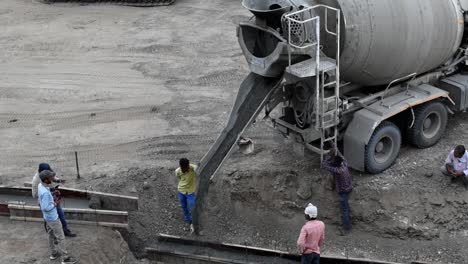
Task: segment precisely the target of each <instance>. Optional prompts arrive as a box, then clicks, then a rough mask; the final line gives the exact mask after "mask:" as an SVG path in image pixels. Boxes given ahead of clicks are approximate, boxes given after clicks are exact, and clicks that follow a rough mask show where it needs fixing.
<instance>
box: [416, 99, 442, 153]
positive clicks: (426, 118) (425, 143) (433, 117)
mask: <svg viewBox="0 0 468 264" xmlns="http://www.w3.org/2000/svg"><path fill="white" fill-rule="evenodd" d="M447 119H448V113H447V109H446V108H445V105H444V104H443V103H441V102H429V103H426V104H423V105H421V106H418V107H416V108H415V109H414V124H413V126H412V127H411V128H409V129H408V131H407V137H408V141H409V142H410V143H411V144H413V145H414V146H416V147H418V148H428V147H431V146H433V145H435V144H436V143H437V142H439V140H440V138H441V137H442V135H443V134H444V132H445V128H446V127H447Z"/></svg>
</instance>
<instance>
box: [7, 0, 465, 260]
mask: <svg viewBox="0 0 468 264" xmlns="http://www.w3.org/2000/svg"><path fill="white" fill-rule="evenodd" d="M249 18H250V14H249V13H248V11H246V10H244V9H243V8H242V6H241V3H240V1H239V0H223V1H221V0H212V1H211V0H210V1H207V0H178V1H177V2H176V3H175V4H174V5H172V6H167V7H157V8H134V7H123V6H113V5H108V4H92V5H80V4H77V3H72V4H54V5H48V4H43V3H40V2H39V1H35V0H3V1H0V25H2V26H1V31H0V47H1V48H2V51H1V52H0V146H1V151H0V168H1V169H0V184H3V185H9V186H14V185H22V184H23V182H25V181H29V180H31V178H32V176H33V174H34V171H35V170H36V167H37V165H38V163H40V162H49V163H50V164H51V166H52V168H54V170H55V171H56V172H57V173H58V175H59V176H60V177H62V178H64V179H66V180H67V183H66V185H67V186H69V187H76V188H80V189H88V190H98V191H103V192H111V193H117V194H125V195H132V196H139V198H140V210H139V212H137V213H131V214H130V230H129V233H128V234H124V237H125V238H126V240H127V241H128V242H129V246H130V248H131V249H132V250H133V251H134V252H135V255H136V256H141V255H140V253H141V249H142V248H143V247H144V246H153V245H155V244H156V243H157V240H156V236H157V234H158V233H167V234H172V235H179V236H187V237H191V235H190V234H189V232H188V231H186V230H187V226H186V225H185V224H184V222H183V215H182V210H181V209H180V208H179V204H178V201H177V193H176V184H177V183H176V178H175V176H174V172H173V171H174V169H175V168H176V167H177V162H178V159H179V158H181V157H187V158H189V159H191V160H193V161H194V162H197V161H199V160H200V159H201V158H202V156H203V154H204V153H205V152H206V151H207V150H208V148H209V146H210V144H211V143H213V142H214V140H215V138H216V136H217V134H218V133H219V132H220V131H221V129H222V128H223V125H224V124H225V122H226V118H227V117H228V114H229V111H230V108H231V106H232V103H233V101H234V98H235V95H236V91H237V89H238V87H239V85H240V83H241V81H242V79H243V78H244V77H245V76H246V75H247V74H248V68H247V67H246V63H245V61H244V57H243V56H242V53H241V51H240V49H239V47H238V43H237V39H236V25H237V24H238V23H239V22H240V21H243V20H247V19H249ZM467 128H468V115H467V114H459V115H457V116H454V117H451V118H450V120H449V126H448V129H447V131H446V133H445V135H444V137H443V139H442V140H441V142H440V143H438V144H437V145H436V146H434V147H432V148H429V149H425V150H419V149H415V148H414V147H412V146H409V145H404V147H403V148H402V151H401V154H400V157H399V159H398V161H397V162H396V164H395V165H394V166H393V167H392V168H391V169H389V170H387V171H386V172H385V173H382V174H379V175H367V174H362V173H359V172H356V171H353V172H352V174H353V177H354V186H355V188H354V191H353V193H352V195H351V197H350V206H351V210H352V212H351V214H352V219H353V226H354V229H353V232H352V233H351V234H350V235H349V236H345V237H343V236H339V235H338V228H339V224H340V213H339V203H338V196H337V194H336V193H335V191H334V190H332V188H331V186H332V185H333V184H332V183H331V178H330V176H329V175H328V174H327V173H325V172H323V171H321V170H320V169H319V157H318V156H316V155H314V154H309V153H306V154H305V155H301V152H302V151H301V149H300V148H298V147H297V146H295V145H293V144H291V143H290V142H289V141H286V142H283V141H284V140H283V139H282V138H281V136H280V135H278V134H277V133H276V132H274V130H273V129H272V128H271V124H269V122H267V121H263V120H261V119H259V120H258V122H256V123H255V124H254V125H253V126H252V127H251V128H250V129H249V130H248V131H247V133H246V134H247V135H246V136H248V137H251V138H252V139H253V140H254V141H255V143H256V145H255V152H254V153H253V154H250V155H248V156H245V155H242V154H240V153H238V152H235V153H234V155H233V156H232V157H231V158H230V159H229V160H228V161H227V162H226V164H225V166H224V167H223V168H222V169H221V170H220V172H219V174H218V175H217V176H216V177H215V178H214V181H213V183H212V184H211V187H210V194H209V197H208V202H207V205H206V209H205V210H204V213H203V217H202V218H203V219H202V220H203V222H202V223H203V230H202V234H201V236H200V238H201V239H204V240H215V241H223V242H229V243H236V244H246V245H252V246H257V247H266V248H271V249H278V250H288V251H295V243H296V239H297V235H298V233H299V230H300V228H301V226H302V224H303V223H304V218H303V207H304V206H305V205H306V204H307V203H308V202H313V203H314V204H316V205H317V206H318V208H319V218H320V219H322V220H323V221H324V222H325V223H326V225H327V229H326V240H325V244H324V246H323V251H322V253H323V254H326V255H336V256H350V257H360V258H370V259H378V260H385V261H397V262H409V261H415V260H419V261H427V262H439V263H468V251H466V245H467V243H468V221H467V219H468V191H467V190H465V189H464V188H463V186H462V184H461V183H456V184H451V183H450V180H449V179H447V178H446V177H444V176H442V175H441V174H440V173H439V172H438V168H439V167H440V166H441V165H442V163H443V160H444V158H445V157H446V154H447V153H448V151H449V150H450V149H451V148H452V147H454V146H455V145H456V144H459V143H464V144H467V142H468V133H467V132H466V131H467ZM75 151H77V153H78V159H79V165H80V174H81V178H80V179H76V169H75V156H74V153H75ZM72 228H73V230H74V231H76V232H77V233H78V234H79V237H78V238H77V239H74V240H73V242H72V245H73V251H74V252H77V253H78V255H79V256H78V257H80V258H81V259H83V260H85V261H84V262H82V263H119V262H118V261H117V260H116V257H118V256H121V255H120V254H121V252H124V251H125V249H122V248H120V246H121V245H122V244H121V243H120V242H119V241H121V240H120V237H119V236H118V235H116V233H115V232H114V231H113V230H110V229H105V228H98V231H96V227H94V226H92V227H90V226H77V225H73V226H72ZM0 234H1V239H0V240H1V241H0V252H1V254H0V263H48V260H47V253H46V251H47V242H46V239H47V238H46V235H45V233H44V232H43V229H42V224H41V223H25V222H12V221H10V220H8V219H6V218H0ZM123 248H125V247H123ZM87 258H90V259H94V260H88V261H86V260H87ZM96 260H99V262H97V261H96ZM128 260H129V262H130V261H133V260H131V259H130V258H129V259H128ZM140 261H141V260H140Z"/></svg>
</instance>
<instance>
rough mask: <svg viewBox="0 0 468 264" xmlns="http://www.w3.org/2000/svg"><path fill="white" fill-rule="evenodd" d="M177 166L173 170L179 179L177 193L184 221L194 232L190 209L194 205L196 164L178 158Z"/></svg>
mask: <svg viewBox="0 0 468 264" xmlns="http://www.w3.org/2000/svg"><path fill="white" fill-rule="evenodd" d="M179 166H180V167H179V168H177V169H176V170H175V174H176V176H177V179H178V180H179V186H178V195H179V201H180V205H181V206H182V209H183V210H184V216H185V221H186V222H187V223H188V224H189V225H190V231H191V232H194V227H193V224H192V213H191V211H192V209H193V207H194V206H195V191H196V188H197V173H196V170H197V166H196V165H193V164H190V162H189V160H188V159H186V158H182V159H180V160H179Z"/></svg>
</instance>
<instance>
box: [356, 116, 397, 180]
mask: <svg viewBox="0 0 468 264" xmlns="http://www.w3.org/2000/svg"><path fill="white" fill-rule="evenodd" d="M400 147H401V132H400V129H399V128H398V127H397V126H396V125H395V124H393V123H392V122H389V121H383V122H382V123H381V124H380V125H379V126H378V127H377V128H376V129H375V130H374V133H373V134H372V137H371V139H370V140H369V143H367V146H366V152H365V154H364V155H365V166H366V171H367V172H369V173H372V174H377V173H380V172H382V171H384V170H386V169H388V168H389V167H390V166H392V164H393V163H394V162H395V160H396V158H397V157H398V154H399V153H400Z"/></svg>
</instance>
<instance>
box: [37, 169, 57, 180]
mask: <svg viewBox="0 0 468 264" xmlns="http://www.w3.org/2000/svg"><path fill="white" fill-rule="evenodd" d="M49 177H55V172H53V171H50V170H45V171H41V172H40V173H39V178H40V179H41V181H45V180H46V179H47V178H49Z"/></svg>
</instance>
